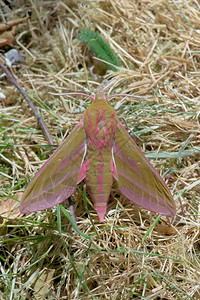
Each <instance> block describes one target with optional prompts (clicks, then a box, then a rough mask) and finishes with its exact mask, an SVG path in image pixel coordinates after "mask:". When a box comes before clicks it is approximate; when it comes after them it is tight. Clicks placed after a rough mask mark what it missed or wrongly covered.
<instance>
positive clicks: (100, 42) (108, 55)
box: [77, 29, 121, 72]
mask: <svg viewBox="0 0 200 300" xmlns="http://www.w3.org/2000/svg"><path fill="white" fill-rule="evenodd" d="M77 38H78V39H79V40H81V41H82V42H83V43H84V44H86V45H88V48H89V49H90V50H92V51H93V52H94V53H95V54H96V56H97V57H98V58H100V59H101V60H104V61H107V62H108V63H110V64H112V65H115V66H117V67H120V66H121V62H120V60H119V58H118V57H117V56H116V55H115V53H114V52H113V50H112V49H111V48H110V46H109V44H108V43H107V42H106V41H105V40H104V39H103V38H102V37H101V36H100V35H99V33H98V32H94V31H92V30H89V29H83V30H82V31H81V33H79V34H78V35H77ZM106 66H107V67H108V68H109V69H111V70H113V71H115V72H116V71H117V68H115V67H113V66H111V65H108V64H106Z"/></svg>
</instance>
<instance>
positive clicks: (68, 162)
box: [20, 121, 88, 214]
mask: <svg viewBox="0 0 200 300" xmlns="http://www.w3.org/2000/svg"><path fill="white" fill-rule="evenodd" d="M85 153H86V143H85V135H84V128H83V121H81V122H80V123H79V124H78V125H77V126H76V127H75V128H74V130H73V131H72V132H71V134H70V135H69V136H68V137H67V139H65V140H64V141H63V143H62V144H61V145H60V146H59V147H58V149H57V150H56V151H55V152H54V153H53V154H52V155H51V157H50V158H49V159H48V160H47V161H46V163H45V164H44V165H43V166H42V168H41V169H40V170H39V171H38V172H37V173H36V175H35V177H34V178H33V179H32V180H31V182H30V183H29V185H28V186H27V188H26V190H25V192H24V194H23V198H22V201H21V203H20V210H21V212H22V213H23V214H25V213H29V212H33V211H38V210H43V209H47V208H50V207H52V206H54V205H57V204H59V203H61V202H62V201H64V200H65V199H67V198H68V197H70V196H71V195H72V194H73V193H74V191H75V189H76V185H77V182H80V181H81V180H82V179H84V178H85V175H86V169H87V167H88V165H87V164H88V163H87V160H84V158H85Z"/></svg>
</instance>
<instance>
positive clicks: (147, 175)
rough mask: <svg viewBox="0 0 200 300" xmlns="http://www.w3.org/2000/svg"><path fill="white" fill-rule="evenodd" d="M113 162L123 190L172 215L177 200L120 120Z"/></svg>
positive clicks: (137, 201) (148, 206)
mask: <svg viewBox="0 0 200 300" xmlns="http://www.w3.org/2000/svg"><path fill="white" fill-rule="evenodd" d="M113 163H114V168H115V170H116V176H115V175H114V174H113V175H114V177H117V179H118V181H119V190H120V191H121V193H122V194H123V195H124V196H125V197H126V198H128V199H129V200H130V201H132V202H134V203H135V204H137V205H139V206H142V207H144V208H145V209H148V210H150V211H153V212H156V213H159V214H161V215H166V216H169V217H173V216H174V214H175V211H176V208H175V202H174V199H173V197H172V195H171V193H170V191H169V190H168V188H167V186H166V184H165V182H164V181H163V180H162V178H161V177H160V175H159V174H158V173H157V171H156V170H155V169H154V167H153V166H152V165H151V163H150V162H149V161H148V159H147V158H146V157H145V156H144V155H143V154H142V152H141V151H140V149H139V148H138V147H137V145H136V144H135V142H134V141H133V140H132V139H131V137H130V136H129V134H128V132H127V131H126V130H125V128H124V127H123V125H122V124H121V123H120V122H119V121H118V126H117V130H116V136H115V141H114V145H113Z"/></svg>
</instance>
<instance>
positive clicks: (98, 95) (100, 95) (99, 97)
mask: <svg viewBox="0 0 200 300" xmlns="http://www.w3.org/2000/svg"><path fill="white" fill-rule="evenodd" d="M102 100H104V101H106V96H105V95H104V93H103V92H97V93H96V95H95V96H94V101H102Z"/></svg>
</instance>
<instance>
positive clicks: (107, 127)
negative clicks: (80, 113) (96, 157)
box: [84, 97, 117, 150]
mask: <svg viewBox="0 0 200 300" xmlns="http://www.w3.org/2000/svg"><path fill="white" fill-rule="evenodd" d="M97 99H98V101H96V100H94V102H93V103H92V104H91V105H90V106H89V108H88V109H87V110H86V111H85V114H84V128H85V134H86V137H87V141H88V146H90V147H94V148H96V149H97V150H102V149H104V148H105V147H109V148H110V149H111V148H112V142H113V138H114V136H115V131H116V128H117V116H116V113H115V110H114V109H113V108H112V107H111V106H110V105H109V104H108V103H107V102H106V101H105V100H104V99H103V97H101V98H100V99H99V98H97Z"/></svg>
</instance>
